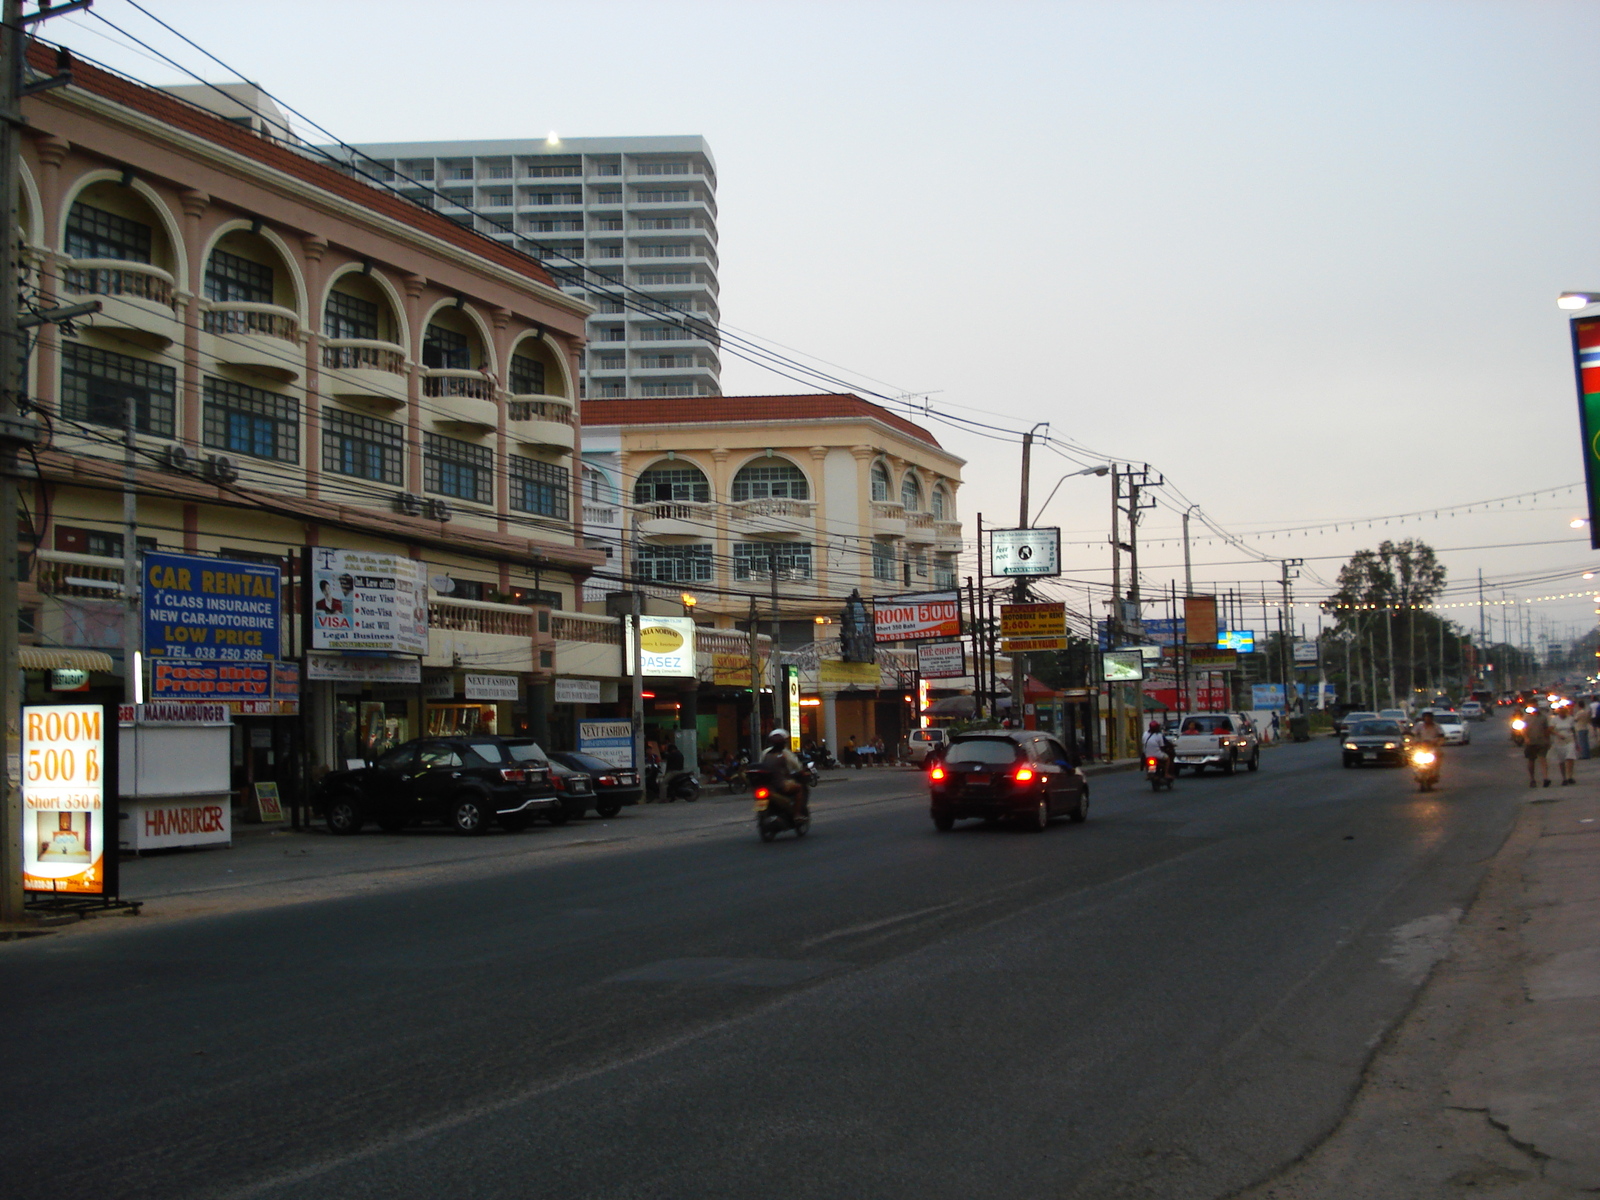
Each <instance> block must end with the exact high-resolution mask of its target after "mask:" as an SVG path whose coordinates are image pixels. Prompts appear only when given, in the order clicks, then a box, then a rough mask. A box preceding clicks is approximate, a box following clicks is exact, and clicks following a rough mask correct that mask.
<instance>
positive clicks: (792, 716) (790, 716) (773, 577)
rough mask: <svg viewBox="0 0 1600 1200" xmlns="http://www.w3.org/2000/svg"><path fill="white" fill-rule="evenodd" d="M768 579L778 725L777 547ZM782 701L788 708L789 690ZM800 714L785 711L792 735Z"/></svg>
mask: <svg viewBox="0 0 1600 1200" xmlns="http://www.w3.org/2000/svg"><path fill="white" fill-rule="evenodd" d="M767 579H768V581H769V582H770V583H771V585H772V645H770V646H768V647H767V666H768V668H769V670H768V672H767V674H769V675H770V676H771V677H772V723H773V724H774V725H776V724H777V723H778V704H779V700H778V692H779V691H780V690H782V689H780V688H779V687H778V679H779V675H780V672H779V668H778V552H777V550H775V549H774V550H768V551H767ZM782 703H783V705H784V707H785V709H787V707H788V703H789V698H788V694H787V692H785V695H784V698H783V701H782ZM799 715H800V714H799V713H791V712H787V711H786V712H785V713H784V718H783V719H784V720H785V721H787V722H788V723H789V726H790V728H789V735H790V736H791V737H793V736H794V733H795V730H794V728H792V726H793V725H794V723H795V721H796V720H797V719H798V717H799Z"/></svg>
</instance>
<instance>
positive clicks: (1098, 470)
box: [1033, 466, 1111, 521]
mask: <svg viewBox="0 0 1600 1200" xmlns="http://www.w3.org/2000/svg"><path fill="white" fill-rule="evenodd" d="M1109 474H1111V468H1110V467H1108V466H1107V467H1085V468H1084V469H1083V470H1081V471H1068V472H1067V473H1066V474H1065V475H1063V476H1062V477H1061V478H1060V479H1058V480H1056V486H1055V487H1053V488H1051V489H1050V494H1049V495H1048V496H1046V497H1045V498H1044V504H1041V505H1039V507H1038V508H1036V509H1034V510H1033V519H1034V520H1035V521H1037V520H1038V519H1039V514H1040V513H1042V512H1044V510H1045V508H1046V506H1048V505H1049V503H1050V501H1052V500H1054V499H1055V498H1056V488H1059V487H1060V486H1061V485H1062V484H1063V483H1065V482H1066V481H1067V480H1069V479H1076V478H1077V477H1078V476H1079V475H1109Z"/></svg>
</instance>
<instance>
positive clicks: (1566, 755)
mask: <svg viewBox="0 0 1600 1200" xmlns="http://www.w3.org/2000/svg"><path fill="white" fill-rule="evenodd" d="M1551 707H1552V711H1551V713H1550V757H1551V758H1553V759H1555V760H1556V767H1557V768H1558V769H1559V770H1560V771H1561V786H1562V787H1566V786H1567V785H1568V784H1571V783H1576V782H1577V780H1576V779H1574V778H1573V777H1572V772H1573V770H1574V768H1573V763H1575V762H1576V761H1577V759H1578V739H1577V728H1576V726H1575V723H1574V721H1573V717H1572V705H1571V703H1570V702H1569V701H1561V702H1560V703H1557V704H1555V705H1552V706H1551ZM1546 770H1548V768H1546Z"/></svg>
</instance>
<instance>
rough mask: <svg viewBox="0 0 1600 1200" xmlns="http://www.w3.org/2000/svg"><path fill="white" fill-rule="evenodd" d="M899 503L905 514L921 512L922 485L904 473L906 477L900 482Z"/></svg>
mask: <svg viewBox="0 0 1600 1200" xmlns="http://www.w3.org/2000/svg"><path fill="white" fill-rule="evenodd" d="M900 503H901V504H902V505H904V506H905V510H906V511H907V512H921V511H922V485H921V484H920V483H918V482H917V477H916V476H915V475H913V474H911V473H910V472H909V471H908V472H906V477H905V478H904V479H902V480H901V481H900Z"/></svg>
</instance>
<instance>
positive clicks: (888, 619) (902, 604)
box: [872, 592, 961, 643]
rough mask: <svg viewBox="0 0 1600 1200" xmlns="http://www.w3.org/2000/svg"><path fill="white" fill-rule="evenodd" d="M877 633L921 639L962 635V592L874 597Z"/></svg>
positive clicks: (883, 638)
mask: <svg viewBox="0 0 1600 1200" xmlns="http://www.w3.org/2000/svg"><path fill="white" fill-rule="evenodd" d="M872 631H873V637H874V638H875V639H876V640H877V641H878V642H880V643H882V642H920V641H932V640H935V639H944V638H954V637H960V636H961V595H960V593H958V592H921V593H918V594H916V595H910V596H884V597H880V598H875V599H874V600H873V601H872Z"/></svg>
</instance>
